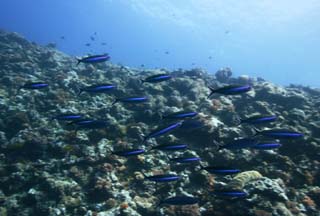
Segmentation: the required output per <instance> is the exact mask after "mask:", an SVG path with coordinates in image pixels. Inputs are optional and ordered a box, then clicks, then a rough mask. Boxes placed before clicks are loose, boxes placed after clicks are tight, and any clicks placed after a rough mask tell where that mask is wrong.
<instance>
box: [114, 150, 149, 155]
mask: <svg viewBox="0 0 320 216" xmlns="http://www.w3.org/2000/svg"><path fill="white" fill-rule="evenodd" d="M143 153H145V150H144V149H128V150H122V151H115V152H112V154H115V155H118V156H123V157H129V156H135V155H139V154H143Z"/></svg>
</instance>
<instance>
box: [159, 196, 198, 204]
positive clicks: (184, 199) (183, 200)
mask: <svg viewBox="0 0 320 216" xmlns="http://www.w3.org/2000/svg"><path fill="white" fill-rule="evenodd" d="M198 202H199V199H198V198H196V197H191V196H175V197H170V198H167V199H165V200H162V201H161V202H160V204H159V205H162V204H167V205H194V204H197V203H198Z"/></svg>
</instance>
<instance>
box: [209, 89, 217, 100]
mask: <svg viewBox="0 0 320 216" xmlns="http://www.w3.org/2000/svg"><path fill="white" fill-rule="evenodd" d="M208 88H209V89H210V91H211V92H210V94H209V95H208V97H207V99H209V98H210V97H211V96H212V95H213V94H214V93H215V91H216V90H215V89H213V88H212V87H210V86H208Z"/></svg>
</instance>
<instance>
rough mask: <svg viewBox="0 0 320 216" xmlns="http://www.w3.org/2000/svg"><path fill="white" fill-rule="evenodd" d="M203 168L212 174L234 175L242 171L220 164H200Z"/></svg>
mask: <svg viewBox="0 0 320 216" xmlns="http://www.w3.org/2000/svg"><path fill="white" fill-rule="evenodd" d="M200 166H201V169H202V170H206V171H207V172H209V173H211V174H216V175H233V174H237V173H239V172H241V170H240V169H236V168H231V167H220V166H207V167H204V166H202V165H201V164H200Z"/></svg>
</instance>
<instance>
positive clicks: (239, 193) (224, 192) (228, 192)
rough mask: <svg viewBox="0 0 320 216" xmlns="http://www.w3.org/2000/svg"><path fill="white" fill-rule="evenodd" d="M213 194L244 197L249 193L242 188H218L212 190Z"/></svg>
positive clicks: (225, 196)
mask: <svg viewBox="0 0 320 216" xmlns="http://www.w3.org/2000/svg"><path fill="white" fill-rule="evenodd" d="M211 194H213V195H215V196H217V197H223V198H244V197H246V196H248V194H247V193H246V192H244V191H242V190H217V191H213V192H211Z"/></svg>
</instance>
